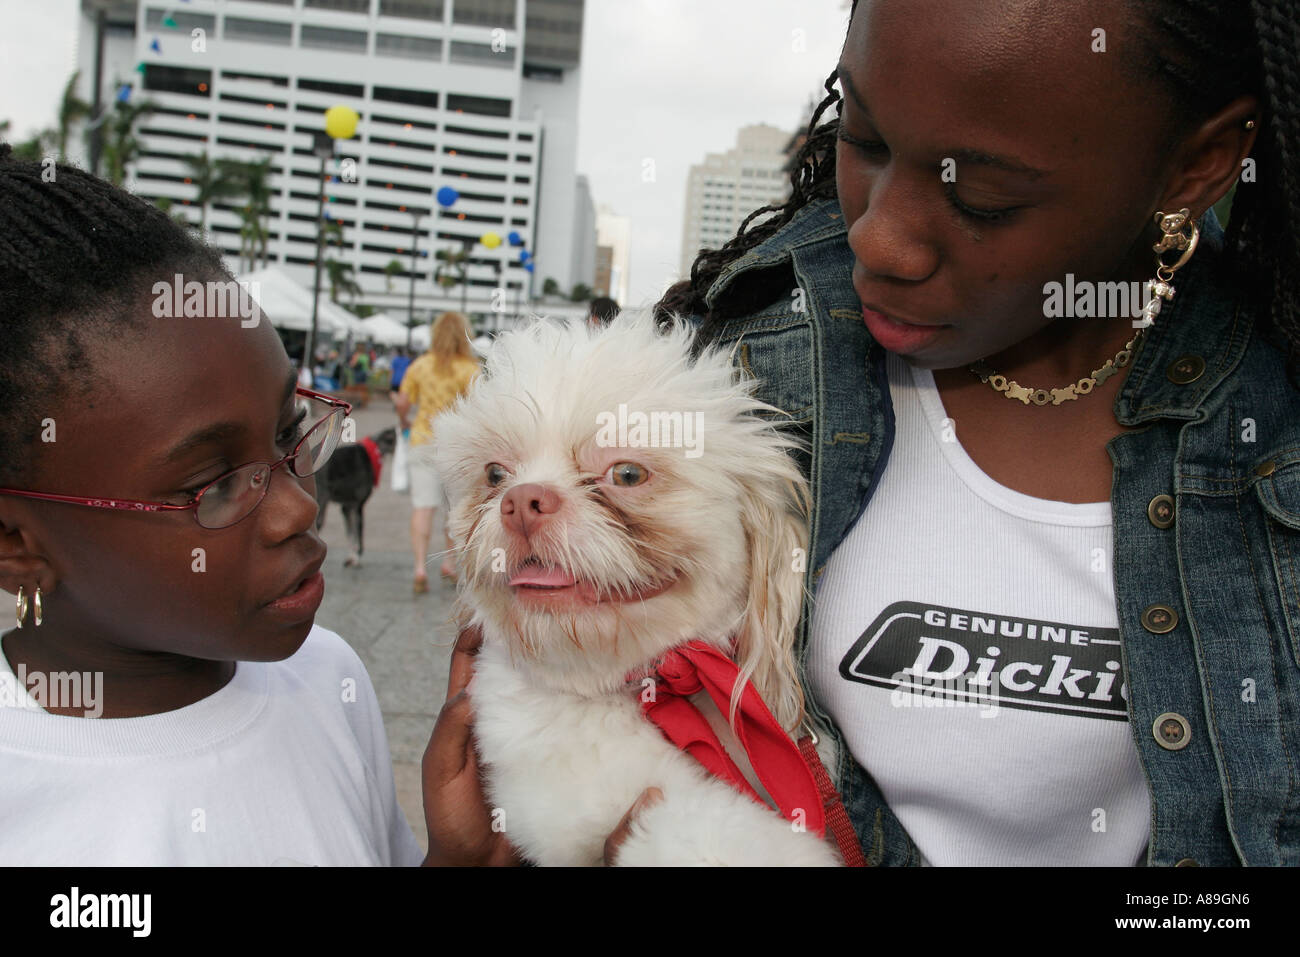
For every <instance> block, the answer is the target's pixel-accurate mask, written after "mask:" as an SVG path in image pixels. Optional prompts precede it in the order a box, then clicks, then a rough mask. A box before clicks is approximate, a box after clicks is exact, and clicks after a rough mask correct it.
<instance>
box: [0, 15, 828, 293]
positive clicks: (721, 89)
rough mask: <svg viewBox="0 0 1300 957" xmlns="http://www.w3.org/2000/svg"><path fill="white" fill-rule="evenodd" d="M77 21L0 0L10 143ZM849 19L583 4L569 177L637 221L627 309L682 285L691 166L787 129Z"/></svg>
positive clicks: (64, 53) (49, 108)
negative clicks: (757, 126) (573, 161)
mask: <svg viewBox="0 0 1300 957" xmlns="http://www.w3.org/2000/svg"><path fill="white" fill-rule="evenodd" d="M176 6H180V4H179V3H177V4H176ZM77 9H78V3H77V0H0V119H9V120H11V121H12V122H13V127H12V129H11V130H10V133H11V136H12V137H13V138H14V139H19V138H23V137H25V136H27V135H30V134H31V133H32V132H34V131H35V130H37V129H39V128H40V127H42V126H47V125H52V124H53V121H54V116H55V112H56V105H57V102H58V97H59V93H60V92H61V90H62V88H63V84H64V82H65V81H66V80H67V77H68V76H69V75H70V74H71V72H72V69H73V63H74V58H75V49H74V48H75V43H76V31H75V24H76V15H77ZM847 20H848V11H847V8H846V4H845V2H844V0H587V3H586V24H585V27H584V37H583V55H582V59H583V62H582V87H581V111H580V116H579V135H578V170H577V171H578V172H579V173H585V174H586V175H587V176H588V177H589V178H590V180H591V189H592V196H593V198H594V199H595V201H596V203H597V204H605V205H608V206H610V207H611V208H612V209H613V210H614V212H616V213H618V214H620V215H623V216H627V217H629V218H630V219H631V220H632V262H631V269H630V272H631V289H632V292H631V297H630V298H631V300H632V302H633V303H638V302H642V301H647V300H651V299H654V298H656V297H657V296H658V295H659V294H660V293H661V292H662V291H663V289H664V288H665V286H666V285H667V284H668V283H669V282H671V281H673V280H674V279H676V278H677V271H678V267H679V260H680V250H681V232H682V214H683V205H684V203H685V194H686V174H687V171H688V170H689V169H690V166H691V164H692V163H697V162H700V161H701V160H703V158H704V155H705V154H706V153H710V152H714V153H716V152H722V151H724V150H727V149H729V148H731V147H732V146H733V145H735V139H736V131H737V130H738V129H739V128H740V127H742V126H745V125H746V124H749V123H770V124H772V125H773V126H779V127H781V128H782V129H786V130H790V131H793V130H794V128H795V126H796V125H797V124H798V123H799V121H800V120H801V119H802V117H803V115H804V111H805V109H806V106H807V103H808V100H809V99H810V98H811V97H812V96H813V94H814V93H815V92H817V91H818V90H819V89H820V87H821V84H822V82H823V80H824V79H825V78H826V76H827V75H828V74H829V73H830V72H831V70H832V69H833V68H834V66H835V61H836V58H837V57H838V56H839V52H840V47H841V45H842V44H843V42H844V33H845V28H846V26H847ZM646 160H653V161H654V174H655V179H654V181H653V182H646V181H644V179H643V176H642V170H643V169H644V168H645V161H646Z"/></svg>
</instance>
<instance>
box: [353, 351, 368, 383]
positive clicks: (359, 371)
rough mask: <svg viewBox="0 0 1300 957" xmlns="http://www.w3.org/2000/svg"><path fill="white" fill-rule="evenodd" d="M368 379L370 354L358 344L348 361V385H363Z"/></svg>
mask: <svg viewBox="0 0 1300 957" xmlns="http://www.w3.org/2000/svg"><path fill="white" fill-rule="evenodd" d="M369 381H370V354H369V353H367V352H366V350H365V348H364V347H362V346H360V345H358V346H357V347H356V348H355V349H354V350H353V352H352V358H351V360H349V362H348V385H365V384H366V383H367V382H369Z"/></svg>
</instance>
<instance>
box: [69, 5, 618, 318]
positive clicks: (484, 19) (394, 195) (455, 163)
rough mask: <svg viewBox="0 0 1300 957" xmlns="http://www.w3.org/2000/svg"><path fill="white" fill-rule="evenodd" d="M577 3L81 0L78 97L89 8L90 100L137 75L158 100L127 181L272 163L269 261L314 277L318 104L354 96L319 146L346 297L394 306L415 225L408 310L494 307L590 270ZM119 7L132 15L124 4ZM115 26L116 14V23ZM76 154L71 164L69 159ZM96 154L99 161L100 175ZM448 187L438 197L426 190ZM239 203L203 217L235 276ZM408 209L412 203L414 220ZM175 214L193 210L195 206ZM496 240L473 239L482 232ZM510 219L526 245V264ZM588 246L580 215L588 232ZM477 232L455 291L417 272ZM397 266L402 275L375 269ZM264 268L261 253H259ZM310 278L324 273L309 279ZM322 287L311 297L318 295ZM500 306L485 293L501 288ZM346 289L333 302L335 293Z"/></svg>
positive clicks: (182, 179)
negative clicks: (580, 172)
mask: <svg viewBox="0 0 1300 957" xmlns="http://www.w3.org/2000/svg"><path fill="white" fill-rule="evenodd" d="M583 4H584V0H190V2H188V3H184V4H178V3H168V2H165V0H138V2H136V3H134V4H132V3H131V2H129V0H127V2H123V0H82V17H81V30H80V37H79V44H78V68H79V69H80V70H81V90H80V95H81V96H82V97H83V98H85V99H87V100H90V99H91V84H92V78H93V72H94V53H95V24H94V11H95V9H96V8H97V7H103V6H108V7H109V9H110V11H114V13H113V14H112V15H111V16H110V28H109V29H108V31H107V32H106V39H105V47H104V59H103V72H102V76H103V84H104V91H103V95H102V99H103V101H104V102H105V103H107V104H109V105H111V104H112V101H113V99H114V97H115V95H116V94H117V93H118V89H119V86H118V85H119V84H121V83H129V84H132V85H133V89H132V91H131V93H130V98H131V101H132V102H136V101H139V100H142V99H148V100H151V101H153V102H154V103H156V104H157V106H158V109H157V110H156V112H154V113H153V114H152V115H151V116H148V117H146V118H145V119H144V120H143V121H142V122H141V123H140V125H139V127H138V136H139V139H140V141H141V144H142V153H141V155H140V158H139V159H138V161H137V162H136V163H135V165H134V167H133V169H132V175H131V177H130V178H129V179H128V181H127V183H126V185H127V187H128V188H130V189H132V190H133V191H135V192H137V193H139V194H140V195H142V196H145V197H147V198H150V199H157V198H159V197H170V198H171V199H172V200H173V202H174V203H176V204H178V205H179V204H183V203H185V201H186V200H193V198H194V196H195V192H196V191H195V187H194V185H193V184H192V183H190V182H187V177H188V176H189V172H188V170H187V168H186V166H185V164H184V162H183V159H182V158H183V157H184V155H185V154H191V153H200V152H202V151H205V150H206V151H207V153H208V155H209V156H210V157H230V158H234V159H241V160H258V159H261V158H263V157H268V156H269V157H270V158H271V167H272V177H271V185H272V189H273V194H274V195H273V197H272V200H271V206H272V209H273V215H272V217H271V219H270V221H269V223H268V226H269V230H268V231H269V243H268V248H267V253H268V260H269V262H270V263H278V264H281V265H283V267H284V268H285V270H286V271H287V272H289V273H290V274H291V275H292V276H293V278H294V279H295V280H297V281H298V282H301V283H302V284H303V285H306V286H308V287H310V285H311V283H312V280H313V273H314V268H315V257H316V228H315V227H316V219H317V208H318V202H319V199H318V190H319V184H320V181H319V174H320V163H321V161H320V159H319V158H318V157H317V156H316V155H314V154H313V152H312V147H313V134H314V133H315V132H316V131H319V130H322V129H323V127H324V116H323V114H324V111H325V110H326V109H328V108H329V107H332V106H335V105H343V106H348V107H351V108H352V109H354V110H356V111H357V113H359V114H360V116H361V119H360V122H359V124H358V127H357V132H356V135H355V136H354V137H353V138H352V139H349V140H340V141H337V143H336V151H335V156H334V157H333V158H332V159H330V160H327V161H326V162H327V170H328V171H329V172H330V173H332V174H333V175H334V177H335V178H334V179H332V180H331V181H330V182H329V184H328V185H327V189H326V195H327V196H328V197H329V198H330V201H329V203H328V205H327V207H326V208H327V210H328V211H329V215H330V217H331V218H332V219H336V220H338V221H340V222H341V223H342V224H343V226H344V233H343V240H344V244H343V247H342V248H330V249H328V250H327V252H326V258H336V259H341V260H342V261H344V262H347V263H350V264H352V266H353V275H352V278H353V279H354V280H355V281H356V282H357V283H358V284H359V285H360V286H361V287H362V290H363V291H362V293H361V294H360V295H358V296H357V297H356V298H357V301H360V302H365V303H367V304H370V305H373V306H375V307H376V308H378V309H380V310H383V311H386V312H389V313H391V314H394V315H396V316H398V317H399V318H402V317H404V316H405V315H406V314H407V301H408V293H409V285H410V274H409V272H407V271H406V270H410V268H411V261H412V260H411V252H412V250H411V246H412V231H413V227H415V228H416V229H417V230H418V241H417V248H418V250H420V253H421V255H420V257H419V258H418V260H417V265H416V269H415V272H416V286H415V315H416V316H417V317H418V318H424V317H426V316H427V315H429V314H430V313H431V312H433V311H437V310H441V309H444V308H458V307H459V306H460V304H461V301H462V295H467V301H468V308H469V311H471V312H477V313H486V312H489V311H490V310H491V308H492V301H493V298H494V297H493V292H494V290H497V289H498V288H501V289H504V290H505V296H504V299H505V302H506V308H507V309H509V311H511V312H513V311H514V310H515V305H516V303H519V304H520V305H521V306H522V307H523V308H524V309H525V311H526V303H527V301H528V299H529V292H530V285H531V284H534V283H535V284H536V286H537V288H538V289H540V286H541V277H542V276H544V275H554V276H556V278H557V280H559V281H561V282H566V281H567V282H568V283H569V285H570V286H572V284H573V283H574V282H580V281H586V282H590V271H589V270H586V271H585V267H584V266H583V265H582V264H578V263H576V262H575V250H577V249H579V248H581V246H582V240H581V239H580V237H578V236H577V235H576V232H577V230H578V229H579V228H580V226H579V222H578V220H579V217H578V216H577V215H575V212H576V210H577V208H578V201H579V196H578V192H579V191H578V187H577V181H576V180H577V177H576V175H575V162H576V148H577V88H578V67H579V64H580V62H581V47H582V21H583V11H584V6H583ZM132 13H133V14H134V18H133V19H132V16H131V14H132ZM114 24H117V25H114ZM86 158H87V154H86V152H85V151H84V150H83V152H82V155H81V157H79V158H78V159H79V161H80V162H83V163H84V162H85V161H86ZM102 172H103V167H102V166H101V173H102ZM444 186H450V187H453V188H454V189H456V190H457V191H458V192H459V194H460V198H459V199H458V200H457V201H456V202H455V203H454V204H453V205H452V206H451V207H450V208H442V207H441V206H440V205H439V204H438V202H437V201H436V199H435V196H436V193H437V191H438V189H439V188H441V187H444ZM239 206H242V202H240V203H231V202H229V201H226V202H222V201H218V202H215V203H214V204H212V205H211V206H210V208H209V213H208V229H209V237H210V241H212V242H213V243H214V244H216V245H219V246H220V247H221V248H222V249H223V250H224V251H225V253H226V255H227V263H228V265H229V266H230V267H231V269H232V271H235V272H238V271H239V249H240V229H241V223H242V220H241V218H240V215H239ZM414 211H419V212H420V213H422V216H421V218H419V220H418V225H417V221H416V219H415V218H414V216H413V212H414ZM189 218H190V219H191V221H193V222H196V223H197V221H198V219H199V214H198V210H197V208H195V207H193V206H191V207H190V214H189ZM489 232H492V233H496V234H497V235H499V236H500V237H501V238H502V240H503V242H502V244H501V245H500V246H498V247H497V248H495V249H489V248H488V247H487V246H485V245H483V244H482V243H480V242H479V239H480V237H481V236H482V235H483V234H485V233H489ZM511 232H517V233H519V235H520V236H521V237H522V238H523V239H524V241H525V243H526V248H527V249H528V250H529V251H530V252H532V254H533V255H534V257H535V263H536V265H535V267H534V268H535V272H534V273H532V274H530V273H528V272H527V271H525V269H524V268H523V266H522V264H521V263H520V261H519V252H520V250H519V249H518V248H514V247H511V246H510V245H509V243H508V242H506V241H505V240H506V239H507V237H508V235H509V234H510V233H511ZM591 232H592V240H591V242H592V244H593V245H594V232H595V229H594V223H593V224H592V226H591ZM465 241H469V242H471V243H473V244H474V245H473V246H472V249H471V253H470V257H471V258H470V266H469V269H468V283H467V285H466V287H465V289H462V287H459V286H458V287H455V288H452V289H450V290H444V289H441V288H440V287H438V286H437V285H436V284H435V283H434V282H433V281H432V273H433V266H434V265H435V258H434V250H439V249H445V250H458V249H460V248H462V243H463V242H465ZM393 260H397V261H399V262H400V263H401V264H402V267H403V272H402V273H400V274H398V275H397V276H395V277H392V281H391V287H392V288H391V291H389V289H388V287H389V285H390V282H389V277H388V276H387V275H386V274H385V267H386V266H387V265H388V264H389V263H390V262H392V261H393ZM259 265H260V263H259ZM323 285H324V284H323ZM322 294H323V295H327V292H323V293H322ZM495 298H496V300H497V301H498V302H500V301H501V300H502V298H503V297H502V295H500V294H498V295H497V296H496V297H495ZM342 301H347V300H346V299H343V300H342Z"/></svg>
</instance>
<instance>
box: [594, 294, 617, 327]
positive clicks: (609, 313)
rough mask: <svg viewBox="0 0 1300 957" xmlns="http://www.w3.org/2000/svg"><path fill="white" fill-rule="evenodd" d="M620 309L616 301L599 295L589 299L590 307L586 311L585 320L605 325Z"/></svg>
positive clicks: (611, 320)
mask: <svg viewBox="0 0 1300 957" xmlns="http://www.w3.org/2000/svg"><path fill="white" fill-rule="evenodd" d="M622 311H623V310H622V309H620V308H619V305H618V303H617V302H615V301H614V300H613V299H610V298H609V297H608V296H601V297H599V298H598V299H593V300H591V308H590V309H589V310H588V312H587V321H588V322H590V323H591V324H592V325H593V326H607V325H609V324H610V323H611V322H613V321H614V317H615V316H617V315H618V314H619V313H620V312H622Z"/></svg>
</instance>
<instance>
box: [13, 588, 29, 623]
mask: <svg viewBox="0 0 1300 957" xmlns="http://www.w3.org/2000/svg"><path fill="white" fill-rule="evenodd" d="M14 617H15V618H17V619H18V627H19V628H21V627H22V626H23V621H24V620H25V619H26V618H27V592H26V591H24V590H23V586H22V585H19V586H18V601H17V602H15V607H14Z"/></svg>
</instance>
